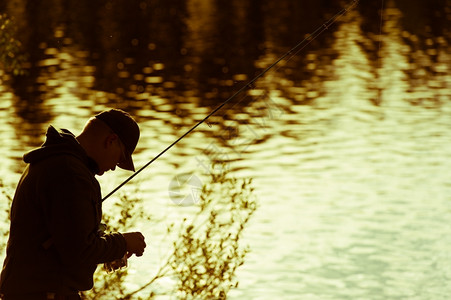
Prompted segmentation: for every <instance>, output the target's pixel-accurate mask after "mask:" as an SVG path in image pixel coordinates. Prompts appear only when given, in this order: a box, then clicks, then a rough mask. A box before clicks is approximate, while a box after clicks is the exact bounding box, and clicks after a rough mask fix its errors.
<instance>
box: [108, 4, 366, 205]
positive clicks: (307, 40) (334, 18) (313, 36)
mask: <svg viewBox="0 0 451 300" xmlns="http://www.w3.org/2000/svg"><path fill="white" fill-rule="evenodd" d="M358 2H359V0H352V2H351V3H350V4H349V5H348V6H346V7H345V8H343V9H342V10H340V11H339V12H338V13H336V14H335V15H334V16H332V17H331V18H330V19H329V20H327V21H326V22H325V23H323V24H322V25H321V26H319V27H318V28H317V29H316V30H315V31H313V32H312V33H311V34H309V35H308V36H307V37H306V38H304V39H303V40H302V41H301V42H299V43H298V44H297V45H295V46H294V47H293V48H291V49H290V50H288V51H287V52H285V54H283V55H282V56H280V57H279V58H278V59H277V60H276V61H274V62H273V63H272V64H270V65H269V66H268V67H267V68H266V69H264V70H263V71H262V72H261V73H259V74H258V75H257V76H255V77H254V78H253V79H252V80H250V81H249V82H247V83H246V84H245V85H244V86H242V87H241V88H240V89H239V90H237V91H236V92H235V93H234V94H233V95H232V96H230V97H229V98H228V99H227V100H225V101H224V102H223V103H221V104H220V105H219V106H218V107H216V108H215V109H214V110H213V111H211V112H210V113H209V114H208V115H207V116H205V117H204V118H203V119H202V120H200V121H199V122H198V123H197V124H196V125H194V126H193V127H191V128H190V129H189V130H188V131H186V132H185V133H184V134H183V135H181V136H180V137H179V138H177V139H176V140H175V141H174V142H172V143H171V144H170V145H169V146H167V147H166V148H165V149H164V150H163V151H161V152H160V153H159V154H158V155H157V156H155V157H154V158H152V159H151V160H150V161H149V162H147V163H146V164H145V165H144V166H142V167H141V168H140V169H139V170H137V171H136V172H135V173H133V174H132V175H131V176H130V177H128V178H127V179H126V180H124V181H123V182H122V183H121V184H119V185H118V186H117V187H116V188H115V189H113V190H112V191H111V192H110V193H109V194H107V195H106V196H105V197H103V199H102V202H103V201H105V200H106V199H108V198H109V197H110V196H111V195H113V194H114V193H115V192H117V191H118V190H119V189H120V188H122V187H123V186H124V185H125V184H127V183H128V182H129V181H130V180H132V179H133V178H134V177H135V176H136V175H138V174H139V173H141V172H142V171H143V170H144V169H145V168H147V167H148V166H149V165H150V164H152V163H153V162H154V161H156V160H157V159H158V158H159V157H160V156H162V155H163V154H165V153H166V152H167V151H168V150H169V149H171V148H172V147H173V146H174V145H175V144H177V143H178V142H179V141H180V140H182V139H183V138H184V137H185V136H187V135H188V134H190V133H191V132H192V131H193V130H195V129H196V128H197V127H198V126H199V125H201V124H202V123H204V122H205V121H206V120H208V118H210V117H211V116H212V115H214V114H215V113H216V112H218V111H219V110H220V109H222V108H223V107H224V106H225V105H226V104H227V103H229V102H230V101H231V100H232V99H234V98H235V97H237V96H238V95H240V94H241V93H242V92H243V91H244V90H246V89H247V88H252V85H253V84H254V83H255V82H256V81H257V80H258V79H259V78H261V77H262V76H263V75H265V74H266V73H267V72H268V71H269V70H271V69H272V68H273V67H275V66H276V65H277V64H278V63H279V62H281V61H282V60H284V59H285V58H287V57H288V56H290V57H289V59H288V60H290V59H291V58H292V57H293V56H295V55H296V54H298V53H299V52H300V51H301V50H303V49H304V48H305V47H307V46H308V45H309V44H310V43H311V42H312V41H313V40H315V39H316V38H317V37H318V36H319V35H321V34H322V33H323V32H324V31H326V30H328V29H329V28H330V26H332V25H333V24H334V23H335V22H337V20H338V19H339V18H340V17H341V16H343V15H344V14H345V13H346V12H347V11H349V10H351V9H352V8H354V7H355V6H356V5H357V4H358Z"/></svg>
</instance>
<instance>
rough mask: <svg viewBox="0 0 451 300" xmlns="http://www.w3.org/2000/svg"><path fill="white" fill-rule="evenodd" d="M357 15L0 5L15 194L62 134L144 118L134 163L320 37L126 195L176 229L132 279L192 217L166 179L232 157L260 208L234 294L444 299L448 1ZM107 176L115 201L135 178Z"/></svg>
mask: <svg viewBox="0 0 451 300" xmlns="http://www.w3.org/2000/svg"><path fill="white" fill-rule="evenodd" d="M342 2H343V3H344V4H343V3H342ZM347 2H348V3H347ZM426 2H427V3H426ZM346 3H347V4H346ZM351 3H352V2H351V1H335V0H310V1H307V0H303V1H294V0H280V1H252V0H245V1H243V0H241V1H238V0H231V1H202V0H187V1H163V0H155V1H150V0H148V1H125V0H117V1H107V0H103V1H95V2H94V1H75V0H69V1H62V0H46V1H25V0H7V1H2V3H0V14H6V15H7V16H8V17H9V18H11V19H12V22H13V23H12V24H13V27H11V28H12V29H8V30H9V33H11V34H12V36H13V40H12V41H13V42H11V44H13V45H18V46H17V47H16V48H17V49H16V48H14V49H13V50H11V51H14V53H15V57H16V58H17V59H18V60H19V62H21V63H22V66H23V68H24V70H25V71H26V73H25V74H24V75H14V72H13V69H14V68H13V62H11V61H9V59H8V58H5V59H4V61H2V62H0V66H3V68H2V70H0V80H1V81H0V117H1V118H2V120H3V122H2V124H1V125H0V138H1V140H2V141H3V142H2V143H1V144H0V151H1V153H3V155H2V156H1V157H0V164H1V165H2V169H1V171H0V175H1V180H2V181H3V184H4V185H5V186H7V187H11V188H14V186H15V184H16V183H17V180H18V178H19V177H20V174H21V172H22V170H23V168H24V163H23V162H22V160H21V158H22V155H23V153H24V152H26V151H28V150H30V149H32V148H34V147H38V146H39V145H40V144H41V143H42V142H43V139H44V133H45V130H46V129H47V126H48V125H49V124H53V125H54V126H56V127H62V128H68V129H70V130H72V131H73V132H74V133H78V132H79V131H80V130H81V129H82V127H83V125H84V123H85V121H86V120H87V118H89V117H90V116H92V115H93V114H95V113H97V112H99V111H101V110H103V109H105V108H109V107H117V108H121V109H124V110H127V111H128V112H130V113H131V114H132V115H133V116H135V118H136V119H137V121H138V123H139V124H140V128H141V139H140V142H139V144H138V147H137V150H136V152H135V155H134V161H135V166H136V167H137V168H139V167H140V166H143V165H145V164H146V163H147V162H148V161H149V160H150V159H152V158H153V157H155V156H156V155H158V153H160V152H161V151H162V150H164V149H165V148H166V147H167V146H168V145H169V144H171V143H172V142H173V141H175V140H176V139H177V138H178V137H180V136H181V135H182V134H184V133H185V132H186V131H187V130H189V129H190V128H191V127H192V126H194V125H195V124H196V123H197V122H199V121H201V120H202V119H203V118H204V117H205V116H206V115H208V114H209V113H210V112H211V111H212V110H213V109H214V108H215V107H217V106H218V105H220V104H221V103H223V102H224V101H226V100H227V99H229V97H231V96H232V95H234V93H235V92H237V91H238V90H239V89H240V88H242V87H245V86H246V84H247V83H248V82H249V81H250V80H252V79H254V78H255V76H257V75H258V74H260V73H261V72H262V71H263V70H265V68H267V67H268V66H270V65H271V64H272V63H274V62H275V61H276V60H277V59H278V58H279V57H281V56H282V55H284V54H285V53H287V51H289V50H290V49H291V48H292V47H294V46H295V45H297V44H298V43H300V42H301V41H303V40H304V38H306V37H308V34H309V33H313V32H315V30H317V29H320V30H323V29H324V31H323V32H322V33H321V34H320V35H318V36H315V37H314V38H313V39H311V40H306V43H305V46H304V44H303V46H302V49H301V50H300V51H294V52H293V53H291V54H290V55H288V56H287V57H286V58H285V59H284V60H282V61H281V62H280V63H279V64H277V65H276V66H275V67H274V68H272V69H271V70H270V71H268V72H267V73H265V74H264V75H263V76H261V77H260V78H259V79H258V80H256V81H255V82H254V83H253V84H252V86H250V87H245V88H244V91H243V92H242V93H240V94H239V95H238V96H236V97H233V98H232V99H231V101H230V102H228V103H227V105H225V106H224V108H223V109H221V110H220V111H218V112H217V113H215V114H214V115H213V116H212V117H211V118H209V119H208V120H207V122H205V123H203V124H202V125H200V126H199V127H198V128H196V129H195V130H194V131H193V132H192V133H191V134H189V135H188V136H186V137H185V138H184V139H183V140H181V141H180V142H179V143H178V144H177V145H175V146H174V147H173V148H171V149H170V150H169V151H168V152H167V153H165V154H164V155H163V156H162V157H161V158H159V159H158V160H156V161H155V162H154V163H153V164H152V165H150V166H149V167H148V168H147V169H146V170H144V171H143V172H142V173H141V174H139V175H138V176H137V177H136V179H134V180H132V181H131V182H130V183H128V184H127V185H126V186H125V187H124V188H123V190H124V191H125V192H127V191H128V192H130V193H134V192H135V191H136V190H138V191H139V195H140V196H141V197H142V198H143V199H145V200H144V201H145V202H144V206H145V208H146V209H147V210H149V213H151V214H154V215H157V216H158V217H160V218H163V219H164V220H165V221H164V222H162V223H161V224H157V225H155V224H152V226H150V224H140V226H139V228H140V229H142V230H143V232H144V233H145V235H146V238H147V240H148V241H149V242H150V244H149V247H147V249H146V251H147V252H146V254H145V255H144V256H143V257H142V258H140V259H134V258H133V259H131V261H130V267H129V269H130V273H131V274H132V276H135V277H136V278H140V277H141V278H142V277H146V276H150V275H149V274H151V273H152V272H153V269H152V268H154V267H155V265H156V264H158V259H159V258H160V256H161V253H163V252H164V246H162V245H161V244H159V242H158V241H159V239H160V237H161V236H162V235H163V233H162V232H163V231H164V228H165V226H166V225H167V224H169V223H170V222H174V221H177V220H178V218H180V216H181V215H183V214H184V213H185V212H186V211H187V210H189V209H191V208H192V207H189V206H183V205H182V206H180V205H175V204H174V202H173V201H172V199H171V196H170V182H171V181H172V180H173V179H174V178H175V177H176V176H177V175H180V174H185V173H186V174H188V173H189V174H195V175H196V176H197V177H198V178H200V180H201V181H202V180H203V178H204V176H205V174H206V173H208V172H209V169H208V168H209V165H210V164H211V162H212V161H213V160H222V161H224V162H225V163H226V166H227V169H228V170H229V172H230V174H231V175H233V176H235V177H237V178H253V186H254V187H255V196H256V197H257V199H258V210H257V211H256V213H255V215H254V216H253V218H252V219H251V221H250V224H248V228H247V229H246V231H245V236H244V237H243V244H244V245H248V246H249V249H250V253H249V254H248V255H247V257H246V261H245V264H244V265H243V266H242V267H241V268H239V269H238V272H237V276H238V277H237V279H238V280H239V286H238V288H237V289H234V290H232V291H231V292H230V294H229V296H230V299H303V300H327V299H333V300H338V299H340V300H341V299H353V300H355V299H396V300H398V299H409V300H412V299H418V300H419V299H434V300H439V299H448V298H449V295H450V294H451V283H450V282H451V267H450V266H451V225H450V222H449V220H450V219H451V201H450V195H451V171H450V170H451V46H450V41H451V1H449V0H441V1H440V0H435V1H421V0H382V1H381V0H378V1H360V2H359V3H358V4H357V5H356V6H355V7H354V6H352V7H350V8H349V9H348V10H347V11H342V9H343V7H347V5H350V4H351ZM340 11H342V12H343V15H340V16H339V18H338V19H337V20H336V22H334V24H328V23H327V21H328V20H331V18H333V17H334V15H336V14H337V13H338V12H340ZM334 20H335V19H334ZM323 24H326V25H328V26H323ZM329 25H330V26H329ZM8 28H9V27H8ZM5 32H6V31H3V35H5ZM10 41H11V40H10ZM16 42H18V43H16ZM307 42H309V43H307ZM19 43H20V44H19ZM0 47H2V44H0ZM3 47H5V46H3ZM0 49H2V48H0ZM296 50H299V49H296ZM110 173H111V172H110ZM110 173H108V174H105V175H104V176H102V177H99V181H100V183H101V185H102V190H103V192H104V194H106V193H107V192H109V191H111V190H112V189H113V188H114V187H116V186H117V185H118V184H120V183H121V182H122V181H123V180H125V179H126V178H127V177H128V176H129V175H130V174H129V173H127V172H126V171H122V170H116V171H115V172H114V173H111V174H110ZM1 205H3V206H5V201H3V200H2V204H1ZM108 205H109V204H108V203H107V204H106V209H108V207H109V206H108ZM5 226H6V224H5ZM162 289H163V288H162ZM162 298H164V296H162Z"/></svg>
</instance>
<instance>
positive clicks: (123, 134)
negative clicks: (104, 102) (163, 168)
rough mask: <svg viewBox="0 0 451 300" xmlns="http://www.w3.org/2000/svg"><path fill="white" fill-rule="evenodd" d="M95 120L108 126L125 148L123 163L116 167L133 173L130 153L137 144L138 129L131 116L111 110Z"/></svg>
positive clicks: (97, 116)
mask: <svg viewBox="0 0 451 300" xmlns="http://www.w3.org/2000/svg"><path fill="white" fill-rule="evenodd" d="M95 118H97V119H99V120H101V121H103V122H104V123H105V124H106V125H108V127H110V128H111V130H113V132H114V133H115V134H117V136H118V137H119V139H120V140H121V142H122V144H124V146H125V153H124V154H125V161H124V162H121V163H119V164H118V167H119V168H121V169H125V170H130V171H135V166H134V164H133V160H132V153H133V151H134V150H135V148H136V144H138V140H139V127H138V124H137V123H136V122H135V120H134V119H133V118H132V116H131V115H130V114H129V113H127V112H125V111H123V110H120V109H115V108H113V109H110V110H106V111H103V112H101V113H99V114H97V115H95Z"/></svg>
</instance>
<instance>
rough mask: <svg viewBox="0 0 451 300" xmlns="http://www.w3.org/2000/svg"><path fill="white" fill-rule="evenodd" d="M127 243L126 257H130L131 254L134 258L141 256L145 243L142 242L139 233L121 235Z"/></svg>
mask: <svg viewBox="0 0 451 300" xmlns="http://www.w3.org/2000/svg"><path fill="white" fill-rule="evenodd" d="M122 235H123V236H124V238H125V242H126V243H127V256H128V257H130V256H132V255H133V254H135V255H136V256H142V255H143V253H144V248H146V242H144V236H143V235H142V233H141V232H126V233H123V234H122Z"/></svg>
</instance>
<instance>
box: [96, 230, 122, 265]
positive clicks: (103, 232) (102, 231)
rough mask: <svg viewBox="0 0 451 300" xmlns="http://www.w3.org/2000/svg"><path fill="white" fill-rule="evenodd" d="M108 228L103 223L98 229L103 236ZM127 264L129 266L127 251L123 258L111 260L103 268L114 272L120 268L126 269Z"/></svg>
mask: <svg viewBox="0 0 451 300" xmlns="http://www.w3.org/2000/svg"><path fill="white" fill-rule="evenodd" d="M106 229H107V226H106V224H103V223H101V224H100V225H99V228H98V229H97V233H98V234H99V235H100V236H103V235H105V231H106ZM127 266H128V257H127V253H125V254H124V256H123V257H122V258H119V259H116V260H113V261H111V262H107V263H104V264H103V268H104V269H105V271H106V272H107V273H112V272H115V271H117V270H120V269H125V268H127Z"/></svg>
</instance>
